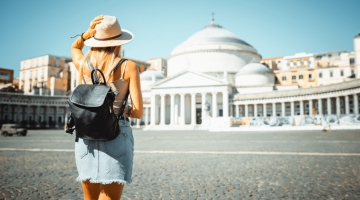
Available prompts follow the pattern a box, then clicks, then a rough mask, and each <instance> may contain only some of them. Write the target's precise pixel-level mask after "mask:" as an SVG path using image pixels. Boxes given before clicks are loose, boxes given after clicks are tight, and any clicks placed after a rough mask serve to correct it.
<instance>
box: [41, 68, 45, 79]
mask: <svg viewBox="0 0 360 200" xmlns="http://www.w3.org/2000/svg"><path fill="white" fill-rule="evenodd" d="M44 75H45V70H44V69H42V70H41V78H44Z"/></svg>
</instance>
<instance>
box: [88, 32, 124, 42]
mask: <svg viewBox="0 0 360 200" xmlns="http://www.w3.org/2000/svg"><path fill="white" fill-rule="evenodd" d="M121 34H122V33H120V34H119V35H116V36H114V37H110V38H96V37H95V36H94V39H95V40H99V41H104V40H112V39H115V38H117V37H120V36H121Z"/></svg>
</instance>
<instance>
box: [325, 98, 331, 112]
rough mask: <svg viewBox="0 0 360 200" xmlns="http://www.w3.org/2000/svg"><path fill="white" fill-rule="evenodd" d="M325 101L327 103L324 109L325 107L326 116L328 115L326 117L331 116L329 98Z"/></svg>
mask: <svg viewBox="0 0 360 200" xmlns="http://www.w3.org/2000/svg"><path fill="white" fill-rule="evenodd" d="M326 101H327V105H326V107H327V114H328V115H331V99H330V98H327V99H326Z"/></svg>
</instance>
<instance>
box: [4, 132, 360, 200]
mask: <svg viewBox="0 0 360 200" xmlns="http://www.w3.org/2000/svg"><path fill="white" fill-rule="evenodd" d="M134 136H135V150H136V153H135V160H134V171H133V183H132V184H130V185H126V186H125V190H124V193H123V198H122V199H360V131H359V130H351V131H333V132H330V133H329V132H321V131H293V132H291V131H288V132H278V133H275V132H249V133H244V132H241V133H235V132H231V133H230V132H229V133H225V132H221V133H213V132H207V131H172V132H168V131H166V132H165V131H162V132H160V131H159V132H145V131H140V130H134ZM73 142H74V136H71V135H67V134H65V133H64V132H63V131H60V130H51V131H45V130H38V131H37V130H32V131H30V132H29V135H28V136H26V137H17V136H13V137H0V161H1V168H0V171H1V175H0V182H1V189H0V191H1V192H0V199H81V198H82V189H81V185H80V183H78V182H76V181H75V179H76V176H77V171H76V167H75V160H74V152H73V148H74V143H73Z"/></svg>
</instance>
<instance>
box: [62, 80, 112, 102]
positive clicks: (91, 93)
mask: <svg viewBox="0 0 360 200" xmlns="http://www.w3.org/2000/svg"><path fill="white" fill-rule="evenodd" d="M109 91H110V92H111V89H110V87H108V86H105V85H86V84H84V85H79V86H77V87H76V88H75V90H74V91H73V93H72V94H71V96H70V98H69V100H70V102H72V103H74V104H77V105H81V106H85V107H100V106H101V105H103V103H104V100H105V98H106V96H107V94H108V92H109Z"/></svg>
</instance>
